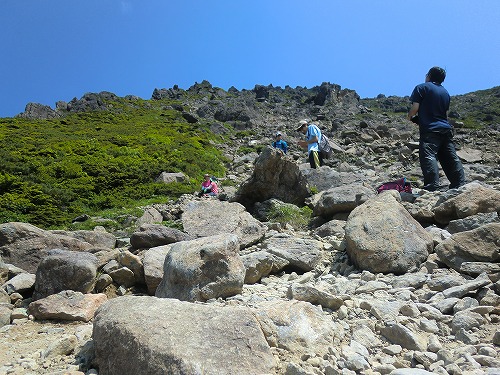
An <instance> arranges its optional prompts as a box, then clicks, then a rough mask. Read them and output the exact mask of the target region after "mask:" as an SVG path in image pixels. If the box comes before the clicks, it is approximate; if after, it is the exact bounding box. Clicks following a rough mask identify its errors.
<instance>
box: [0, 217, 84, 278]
mask: <svg viewBox="0 0 500 375" xmlns="http://www.w3.org/2000/svg"><path fill="white" fill-rule="evenodd" d="M92 247H93V246H92V245H91V244H90V243H88V242H84V241H81V240H78V239H76V238H73V237H68V236H64V235H59V234H54V233H51V232H49V231H45V230H43V229H40V228H37V227H35V226H34V225H31V224H26V223H16V222H13V223H5V224H0V254H1V255H2V259H3V261H4V262H5V263H11V264H13V265H15V266H17V267H20V268H22V269H24V270H25V271H28V272H30V273H35V272H36V269H37V267H38V264H39V263H40V261H41V259H42V258H43V257H44V256H45V255H47V251H48V250H51V249H65V250H72V251H86V250H88V249H91V248H92Z"/></svg>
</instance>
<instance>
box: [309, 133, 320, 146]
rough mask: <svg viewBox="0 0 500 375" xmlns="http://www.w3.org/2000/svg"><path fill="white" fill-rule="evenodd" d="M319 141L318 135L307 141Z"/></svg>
mask: <svg viewBox="0 0 500 375" xmlns="http://www.w3.org/2000/svg"><path fill="white" fill-rule="evenodd" d="M317 142H318V136H317V135H315V136H314V137H312V138H311V139H310V140H308V141H307V143H309V144H311V143H317Z"/></svg>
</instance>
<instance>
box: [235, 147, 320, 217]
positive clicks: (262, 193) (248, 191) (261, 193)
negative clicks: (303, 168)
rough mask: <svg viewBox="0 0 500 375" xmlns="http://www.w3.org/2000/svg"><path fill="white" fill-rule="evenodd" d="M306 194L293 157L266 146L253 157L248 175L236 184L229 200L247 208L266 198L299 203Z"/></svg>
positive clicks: (307, 193)
mask: <svg viewBox="0 0 500 375" xmlns="http://www.w3.org/2000/svg"><path fill="white" fill-rule="evenodd" d="M309 195H310V193H309V191H308V188H307V181H306V180H305V179H304V178H303V176H302V174H301V173H300V171H299V167H298V165H297V164H296V163H295V161H294V160H293V159H292V158H291V157H290V156H287V155H284V154H283V153H282V152H281V151H279V150H278V149H275V148H272V147H266V148H265V149H263V150H262V152H261V153H260V155H259V157H258V158H257V159H256V160H255V168H254V171H253V174H252V176H251V177H250V178H249V179H248V180H247V181H245V182H244V183H243V184H242V185H241V186H240V188H239V189H238V191H237V192H236V194H235V197H234V199H233V200H234V201H236V202H240V203H241V204H243V205H244V206H245V207H247V208H250V207H252V206H253V204H254V203H255V202H263V201H265V200H267V199H270V198H276V199H279V200H280V201H282V202H285V203H293V204H296V205H298V206H303V205H304V200H305V198H306V197H308V196H309Z"/></svg>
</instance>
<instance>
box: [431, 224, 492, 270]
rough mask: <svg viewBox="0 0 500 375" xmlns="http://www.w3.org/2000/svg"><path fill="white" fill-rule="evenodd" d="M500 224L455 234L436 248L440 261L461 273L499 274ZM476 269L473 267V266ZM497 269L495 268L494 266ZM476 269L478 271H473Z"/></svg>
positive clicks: (487, 225)
mask: <svg viewBox="0 0 500 375" xmlns="http://www.w3.org/2000/svg"><path fill="white" fill-rule="evenodd" d="M499 238H500V223H490V224H486V225H483V226H481V227H479V228H476V229H473V230H470V231H465V232H459V233H456V234H453V235H452V236H451V237H450V238H448V239H447V240H445V241H444V242H442V243H440V244H439V245H437V246H436V249H435V251H436V254H437V255H438V257H439V260H440V261H441V262H443V263H445V264H446V265H447V266H448V267H450V268H453V269H454V270H456V271H459V272H465V273H469V274H473V275H476V274H478V273H481V272H483V271H484V272H487V273H489V271H491V272H492V273H493V272H498V268H499V267H498V266H500V251H499ZM474 265H475V266H476V267H473V266H474ZM494 265H496V266H497V267H496V268H494V267H493V266H494ZM474 269H476V270H477V271H475V272H474V271H473V270H474Z"/></svg>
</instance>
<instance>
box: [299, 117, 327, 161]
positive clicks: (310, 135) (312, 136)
mask: <svg viewBox="0 0 500 375" xmlns="http://www.w3.org/2000/svg"><path fill="white" fill-rule="evenodd" d="M296 130H297V131H298V132H301V133H302V134H304V135H305V136H306V139H305V140H300V141H299V142H298V144H299V146H300V147H302V148H304V149H305V148H307V153H308V155H309V164H310V165H311V168H314V169H316V168H319V167H320V166H322V165H323V157H322V156H321V153H320V152H319V142H320V141H321V130H319V128H318V127H317V126H316V125H314V124H309V123H308V121H307V120H302V121H300V122H299V126H298V127H297V129H296Z"/></svg>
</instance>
